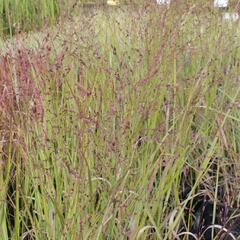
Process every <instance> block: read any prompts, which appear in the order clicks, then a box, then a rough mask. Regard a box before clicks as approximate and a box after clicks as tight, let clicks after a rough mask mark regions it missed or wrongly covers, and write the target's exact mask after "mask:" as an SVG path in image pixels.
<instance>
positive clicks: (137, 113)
mask: <svg viewBox="0 0 240 240" xmlns="http://www.w3.org/2000/svg"><path fill="white" fill-rule="evenodd" d="M79 11H80V10H79ZM79 15H80V16H79V17H76V18H74V19H72V22H70V23H69V24H65V25H61V24H59V25H57V26H56V28H54V29H53V30H51V29H49V30H46V32H44V31H43V32H42V34H41V37H40V38H37V39H34V38H32V39H31V38H26V39H24V40H21V38H20V37H19V38H17V39H16V40H14V41H13V42H12V44H10V45H7V49H5V50H4V52H2V55H1V58H0V65H1V67H0V73H1V74H0V91H1V92H0V97H1V101H0V107H1V111H0V114H1V118H0V126H1V128H0V129H1V132H0V133H1V139H0V157H1V160H0V163H1V165H0V177H1V179H0V183H1V195H0V199H1V205H0V220H1V225H0V233H1V236H2V238H3V239H39V240H42V239H164V240H165V239H181V238H183V237H185V239H187V236H189V235H192V236H195V235H197V234H198V233H191V231H192V226H193V224H194V221H195V219H194V213H193V212H191V211H190V210H189V211H188V210H187V209H189V206H190V205H191V203H192V201H193V198H194V196H196V195H201V196H202V195H204V196H208V198H210V199H212V201H213V203H214V206H215V207H214V208H213V213H212V214H213V216H216V215H217V212H216V206H217V204H218V203H219V202H224V204H226V206H231V207H236V208H237V207H238V206H239V192H238V190H239V161H238V160H239V147H240V146H239V140H240V139H239V138H240V132H239V129H240V128H239V122H240V112H239V96H240V86H239V61H238V59H239V54H240V52H239V30H238V28H239V25H238V23H232V24H230V23H225V22H222V21H221V19H220V18H219V15H218V13H217V12H216V11H215V10H214V9H212V8H211V7H209V5H198V4H186V3H183V2H178V5H172V6H171V7H170V8H165V7H163V6H158V7H157V8H156V6H155V5H152V4H148V5H145V6H142V5H141V6H138V7H136V6H134V7H132V8H131V7H129V6H128V8H124V7H120V8H116V9H112V8H106V9H101V10H100V9H99V10H97V9H94V10H93V11H92V12H90V13H89V14H87V15H83V14H81V12H80V13H79ZM9 46H10V47H9ZM12 46H16V47H15V48H14V47H12ZM214 219H215V218H213V223H212V224H213V225H214V224H215V223H214ZM193 234H195V235H193ZM199 234H201V233H199Z"/></svg>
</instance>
